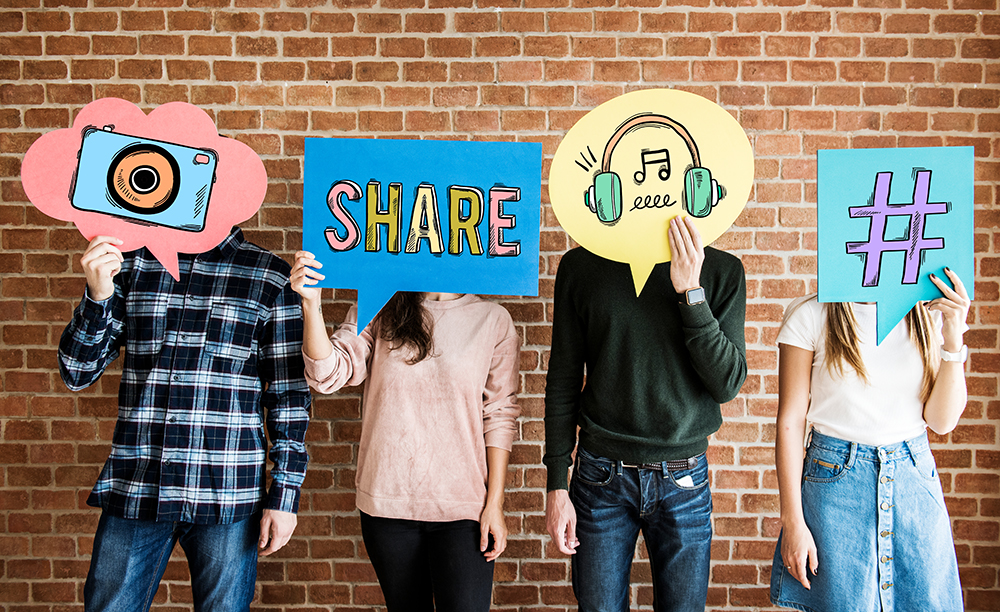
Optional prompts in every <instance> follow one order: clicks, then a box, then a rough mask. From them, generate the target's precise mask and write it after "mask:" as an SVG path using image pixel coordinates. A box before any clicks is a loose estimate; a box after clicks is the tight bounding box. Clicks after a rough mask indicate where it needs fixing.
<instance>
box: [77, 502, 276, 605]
mask: <svg viewBox="0 0 1000 612" xmlns="http://www.w3.org/2000/svg"><path fill="white" fill-rule="evenodd" d="M259 536H260V515H259V513H258V514H257V515H254V516H252V517H250V518H248V519H246V520H243V521H240V522H238V523H234V524H232V525H195V524H192V523H176V522H156V521H140V520H134V519H122V518H117V517H114V516H111V515H109V514H107V513H106V512H104V513H102V514H101V520H100V522H99V523H98V525H97V534H96V535H95V536H94V552H93V554H92V556H91V558H90V571H89V572H88V573H87V582H86V584H85V585H84V588H83V601H84V609H85V610H86V612H145V611H147V610H149V606H150V604H151V603H152V602H153V595H155V594H156V589H157V587H159V584H160V578H162V577H163V572H164V570H166V568H167V560H168V559H169V558H170V553H171V551H173V549H174V544H175V543H177V542H180V545H181V548H183V549H184V553H185V554H186V555H187V559H188V567H190V569H191V589H192V592H193V594H194V609H195V611H196V612H245V611H246V610H248V609H249V608H250V601H251V600H252V599H253V593H254V583H255V582H256V580H257V540H258V538H259Z"/></svg>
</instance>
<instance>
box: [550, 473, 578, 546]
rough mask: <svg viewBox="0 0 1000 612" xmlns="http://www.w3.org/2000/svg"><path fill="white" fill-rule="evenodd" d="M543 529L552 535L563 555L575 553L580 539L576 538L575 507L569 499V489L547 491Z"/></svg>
mask: <svg viewBox="0 0 1000 612" xmlns="http://www.w3.org/2000/svg"><path fill="white" fill-rule="evenodd" d="M545 529H547V530H548V532H549V535H550V536H552V541H553V542H555V543H556V548H558V549H559V552H561V553H562V554H564V555H575V554H576V547H577V546H579V545H580V541H579V540H577V539H576V508H574V507H573V502H572V501H570V499H569V491H567V490H566V489H557V490H555V491H549V494H548V499H546V501H545Z"/></svg>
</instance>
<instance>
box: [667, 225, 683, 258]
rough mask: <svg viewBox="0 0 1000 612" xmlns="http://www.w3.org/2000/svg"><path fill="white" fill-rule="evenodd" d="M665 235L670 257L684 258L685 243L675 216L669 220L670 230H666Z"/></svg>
mask: <svg viewBox="0 0 1000 612" xmlns="http://www.w3.org/2000/svg"><path fill="white" fill-rule="evenodd" d="M667 236H668V238H669V240H670V252H671V254H672V259H685V258H686V257H687V245H686V244H685V242H684V237H683V236H681V231H680V228H678V219H677V217H674V218H673V219H671V220H670V230H669V231H668V232H667Z"/></svg>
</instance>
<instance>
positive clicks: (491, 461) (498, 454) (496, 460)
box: [486, 446, 510, 510]
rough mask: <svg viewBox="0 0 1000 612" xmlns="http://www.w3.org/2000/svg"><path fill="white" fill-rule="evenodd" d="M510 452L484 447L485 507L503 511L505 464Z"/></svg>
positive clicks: (505, 477) (505, 481)
mask: <svg viewBox="0 0 1000 612" xmlns="http://www.w3.org/2000/svg"><path fill="white" fill-rule="evenodd" d="M509 460H510V451H507V450H505V449H502V448H497V447H495V446H487V447H486V471H487V474H488V475H487V479H486V505H487V506H496V507H497V508H499V509H501V510H502V509H503V500H504V486H505V485H506V483H507V462H508V461H509Z"/></svg>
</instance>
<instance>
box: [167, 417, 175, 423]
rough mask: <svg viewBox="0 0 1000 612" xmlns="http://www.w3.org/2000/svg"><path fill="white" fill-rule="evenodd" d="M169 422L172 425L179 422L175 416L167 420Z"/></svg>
mask: <svg viewBox="0 0 1000 612" xmlns="http://www.w3.org/2000/svg"><path fill="white" fill-rule="evenodd" d="M167 420H168V421H170V422H171V423H176V422H177V417H175V416H172V417H170V418H169V419H167Z"/></svg>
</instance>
